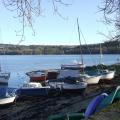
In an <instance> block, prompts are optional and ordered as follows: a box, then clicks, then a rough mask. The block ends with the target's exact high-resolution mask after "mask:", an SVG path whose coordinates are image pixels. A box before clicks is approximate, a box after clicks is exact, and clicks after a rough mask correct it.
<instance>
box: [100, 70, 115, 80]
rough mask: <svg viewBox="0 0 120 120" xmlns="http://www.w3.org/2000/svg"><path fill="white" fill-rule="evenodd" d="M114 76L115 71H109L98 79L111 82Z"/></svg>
mask: <svg viewBox="0 0 120 120" xmlns="http://www.w3.org/2000/svg"><path fill="white" fill-rule="evenodd" d="M114 75H115V71H109V72H108V73H105V74H103V75H102V76H101V78H100V79H102V80H103V79H105V80H111V79H113V78H114Z"/></svg>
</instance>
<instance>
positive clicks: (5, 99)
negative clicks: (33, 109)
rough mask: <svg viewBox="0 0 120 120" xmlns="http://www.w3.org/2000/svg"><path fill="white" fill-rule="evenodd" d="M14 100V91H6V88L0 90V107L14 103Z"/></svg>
mask: <svg viewBox="0 0 120 120" xmlns="http://www.w3.org/2000/svg"><path fill="white" fill-rule="evenodd" d="M15 99H16V94H15V91H14V90H12V89H11V90H10V91H8V88H6V87H2V88H0V106H1V105H8V104H11V103H14V101H15Z"/></svg>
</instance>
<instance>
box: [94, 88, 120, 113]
mask: <svg viewBox="0 0 120 120" xmlns="http://www.w3.org/2000/svg"><path fill="white" fill-rule="evenodd" d="M116 100H120V86H118V87H117V88H116V89H115V90H114V91H113V92H112V93H110V94H109V95H108V96H107V97H105V98H104V99H103V100H102V102H101V103H100V104H99V105H98V107H97V109H96V112H99V111H101V110H102V109H104V108H105V107H107V106H108V105H110V104H112V103H113V102H115V101H116Z"/></svg>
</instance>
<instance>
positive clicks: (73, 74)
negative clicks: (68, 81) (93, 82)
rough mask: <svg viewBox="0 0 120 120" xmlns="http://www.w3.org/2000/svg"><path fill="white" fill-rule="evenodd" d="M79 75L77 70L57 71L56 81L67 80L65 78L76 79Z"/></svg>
mask: <svg viewBox="0 0 120 120" xmlns="http://www.w3.org/2000/svg"><path fill="white" fill-rule="evenodd" d="M79 74H80V71H79V70H71V69H62V70H59V74H58V76H57V79H60V78H67V77H78V76H79Z"/></svg>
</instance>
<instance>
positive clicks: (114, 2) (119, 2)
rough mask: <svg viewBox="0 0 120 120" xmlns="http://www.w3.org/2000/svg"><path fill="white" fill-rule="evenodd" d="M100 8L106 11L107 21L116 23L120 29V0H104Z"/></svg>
mask: <svg viewBox="0 0 120 120" xmlns="http://www.w3.org/2000/svg"><path fill="white" fill-rule="evenodd" d="M100 10H101V11H103V13H104V18H105V21H106V23H108V24H109V23H115V26H116V27H117V29H120V0H103V2H102V7H100Z"/></svg>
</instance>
